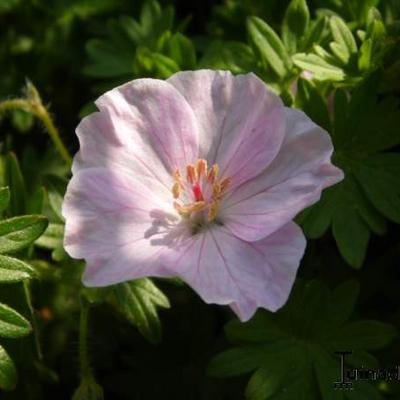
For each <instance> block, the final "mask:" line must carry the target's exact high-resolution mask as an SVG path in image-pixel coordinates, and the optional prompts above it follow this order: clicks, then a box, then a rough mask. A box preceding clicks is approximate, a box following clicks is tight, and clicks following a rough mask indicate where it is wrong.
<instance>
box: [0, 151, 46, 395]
mask: <svg viewBox="0 0 400 400" xmlns="http://www.w3.org/2000/svg"><path fill="white" fill-rule="evenodd" d="M11 160H13V161H12V162H13V165H14V166H15V165H18V164H17V163H16V158H12V159H11ZM15 171H16V174H15V176H16V177H17V179H18V180H19V181H20V182H22V180H21V176H20V174H19V169H17V168H16V169H15ZM14 179H15V178H14ZM11 181H12V179H11ZM9 202H10V191H9V189H8V188H2V189H0V211H4V210H6V209H7V208H8V207H9ZM46 227H47V219H46V218H45V217H43V216H37V215H25V216H20V217H14V218H8V219H3V220H2V221H0V284H7V283H8V284H9V283H15V282H21V281H26V280H29V279H31V278H32V277H34V276H35V272H34V270H33V269H32V267H31V266H29V265H28V264H27V263H25V262H23V261H21V260H19V259H17V258H14V257H10V256H7V255H4V254H5V253H10V252H12V253H15V252H17V251H20V250H22V249H23V248H25V247H27V246H29V245H30V244H31V243H32V242H33V241H34V240H35V239H37V238H38V237H39V236H40V235H41V234H42V233H43V231H44V230H45V229H46ZM31 330H32V328H31V325H30V323H29V321H28V320H27V319H26V318H25V317H23V316H22V315H21V314H20V313H18V312H17V311H15V310H14V309H12V308H11V307H9V306H7V305H5V304H1V303H0V337H4V338H12V339H16V338H20V337H23V336H26V335H28V334H29V333H30V332H31ZM16 381H17V373H16V370H15V366H14V363H13V361H12V359H11V358H10V356H9V355H8V354H7V352H6V350H5V349H4V348H3V347H2V346H1V345H0V388H2V389H4V390H10V389H13V388H14V387H15V384H16Z"/></svg>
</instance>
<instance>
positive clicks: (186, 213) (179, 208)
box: [174, 201, 190, 217]
mask: <svg viewBox="0 0 400 400" xmlns="http://www.w3.org/2000/svg"><path fill="white" fill-rule="evenodd" d="M174 207H175V210H176V211H178V213H179V214H180V215H182V217H189V216H190V210H189V209H188V207H186V206H183V205H182V204H179V203H178V202H177V201H174Z"/></svg>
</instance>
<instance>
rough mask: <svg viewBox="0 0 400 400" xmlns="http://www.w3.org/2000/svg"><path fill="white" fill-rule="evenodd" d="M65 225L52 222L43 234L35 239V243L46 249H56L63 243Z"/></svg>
mask: <svg viewBox="0 0 400 400" xmlns="http://www.w3.org/2000/svg"><path fill="white" fill-rule="evenodd" d="M63 239H64V225H63V224H59V223H50V224H49V225H48V227H47V229H46V230H45V231H44V232H43V234H42V235H41V236H40V237H39V238H38V239H37V240H36V241H35V244H36V245H37V246H39V247H43V248H44V249H50V250H54V249H56V248H58V247H60V246H62V244H63Z"/></svg>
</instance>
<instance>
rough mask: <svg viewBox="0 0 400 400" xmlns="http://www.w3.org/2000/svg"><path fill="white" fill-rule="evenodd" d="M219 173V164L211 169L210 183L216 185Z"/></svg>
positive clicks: (209, 174)
mask: <svg viewBox="0 0 400 400" xmlns="http://www.w3.org/2000/svg"><path fill="white" fill-rule="evenodd" d="M218 172H219V167H218V164H214V165H213V166H212V167H211V169H210V172H209V173H208V177H207V179H208V181H209V182H211V183H214V181H215V180H216V179H217V176H218Z"/></svg>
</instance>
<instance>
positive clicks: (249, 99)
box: [168, 70, 285, 187]
mask: <svg viewBox="0 0 400 400" xmlns="http://www.w3.org/2000/svg"><path fill="white" fill-rule="evenodd" d="M168 82H169V83H170V84H172V85H173V86H175V87H176V88H177V90H178V91H179V92H181V93H182V95H183V96H184V97H185V99H186V100H187V102H188V103H189V104H190V106H191V107H192V109H193V111H194V114H195V115H196V118H197V121H198V126H199V130H200V155H201V157H203V158H205V159H207V160H208V162H209V163H210V164H213V163H215V162H217V163H218V164H219V167H220V176H223V177H231V178H233V182H232V187H234V186H237V185H239V184H241V183H242V182H244V181H246V180H248V179H250V178H252V177H254V176H256V175H258V174H259V173H261V172H262V171H263V170H264V169H265V168H266V166H267V165H268V164H269V163H270V162H271V161H272V160H273V159H274V157H275V156H276V154H277V153H278V151H279V147H280V146H281V143H282V140H283V137H284V130H285V126H284V123H285V118H284V107H283V104H282V101H281V100H280V98H279V97H278V96H276V95H275V94H274V93H272V92H271V91H270V90H269V89H268V88H267V86H266V85H265V83H264V82H262V81H261V80H260V79H259V78H257V77H256V76H255V75H254V74H247V75H239V76H234V75H232V74H231V73H230V72H228V71H212V70H200V71H185V72H178V73H176V74H175V75H173V76H172V77H171V78H169V79H168Z"/></svg>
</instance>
